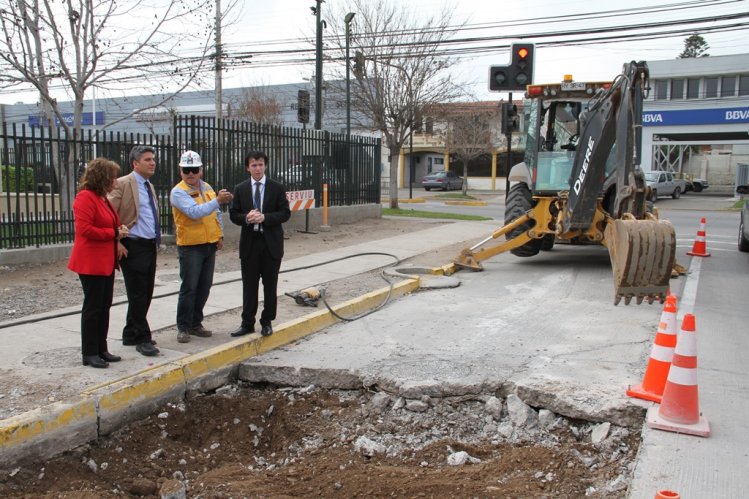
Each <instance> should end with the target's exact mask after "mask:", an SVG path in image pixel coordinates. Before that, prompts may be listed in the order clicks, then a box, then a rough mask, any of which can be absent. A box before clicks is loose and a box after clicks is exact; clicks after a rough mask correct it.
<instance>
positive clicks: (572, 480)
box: [0, 384, 639, 499]
mask: <svg viewBox="0 0 749 499" xmlns="http://www.w3.org/2000/svg"><path fill="white" fill-rule="evenodd" d="M511 412H512V408H511V403H508V402H503V401H502V400H500V399H497V398H495V397H491V396H476V397H461V398H453V399H449V398H447V399H429V398H425V399H423V400H420V401H409V402H408V403H406V402H405V401H404V400H403V399H400V398H397V397H393V396H389V395H388V394H385V393H381V392H378V393H372V392H365V391H335V390H333V391H330V390H318V389H315V388H314V387H307V388H302V389H297V388H295V389H290V388H268V387H257V386H247V385H242V384H235V385H229V386H225V387H222V388H220V389H219V390H217V391H216V393H213V394H209V395H203V396H199V397H196V398H194V399H191V400H189V401H187V402H177V403H173V404H168V405H167V406H165V407H163V408H162V409H160V410H159V411H157V412H156V413H155V414H153V415H152V416H150V417H149V418H147V419H145V420H143V421H140V422H138V423H135V424H132V425H130V426H128V427H126V428H123V429H121V430H119V431H118V432H116V433H115V434H113V435H110V436H109V437H106V438H101V439H99V440H97V441H96V442H94V443H92V444H90V445H87V446H83V447H81V448H78V449H75V450H74V451H71V452H69V453H67V454H65V455H63V456H61V457H58V458H56V459H53V460H50V461H48V462H45V463H38V464H33V465H23V466H19V467H18V468H16V469H14V470H7V471H6V472H5V473H3V474H2V476H1V477H0V496H2V497H9V498H15V497H49V498H51V497H76V498H77V499H80V498H88V497H119V496H122V495H125V496H128V495H132V496H144V497H178V496H179V495H171V496H170V495H169V494H170V493H171V494H181V493H183V492H184V493H186V496H187V497H210V498H222V497H226V498H228V497H336V496H338V497H549V496H558V497H582V496H588V497H607V498H611V497H624V493H625V489H626V484H627V483H628V482H629V476H630V474H631V470H632V468H633V462H634V457H635V455H636V453H637V448H638V444H639V437H638V432H635V431H633V430H628V429H626V428H620V427H615V426H609V425H608V424H592V423H587V422H581V421H570V420H567V419H564V418H561V417H557V416H556V415H554V414H551V413H550V412H549V411H539V412H538V413H535V412H534V414H536V416H539V417H537V418H531V419H525V420H523V421H520V420H519V419H518V418H517V416H512V414H511ZM593 442H597V443H593Z"/></svg>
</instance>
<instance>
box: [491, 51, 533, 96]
mask: <svg viewBox="0 0 749 499" xmlns="http://www.w3.org/2000/svg"><path fill="white" fill-rule="evenodd" d="M533 48H534V46H533V44H532V43H513V44H512V46H511V47H510V51H511V54H512V55H511V57H510V65H509V66H491V67H490V68H489V90H496V91H512V90H525V86H526V85H530V84H531V83H533Z"/></svg>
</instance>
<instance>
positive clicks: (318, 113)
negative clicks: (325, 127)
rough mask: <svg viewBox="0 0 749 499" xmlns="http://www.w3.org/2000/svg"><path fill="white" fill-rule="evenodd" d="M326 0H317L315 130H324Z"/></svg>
mask: <svg viewBox="0 0 749 499" xmlns="http://www.w3.org/2000/svg"><path fill="white" fill-rule="evenodd" d="M323 1H324V0H316V2H317V7H315V8H314V11H315V28H316V29H317V38H316V43H315V130H322V20H321V18H320V14H321V11H322V3H323Z"/></svg>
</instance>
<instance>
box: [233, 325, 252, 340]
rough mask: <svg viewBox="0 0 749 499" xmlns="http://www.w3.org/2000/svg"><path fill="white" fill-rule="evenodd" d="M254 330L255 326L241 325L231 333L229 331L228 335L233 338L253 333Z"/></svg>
mask: <svg viewBox="0 0 749 499" xmlns="http://www.w3.org/2000/svg"><path fill="white" fill-rule="evenodd" d="M254 332H255V328H254V327H244V326H242V327H240V328H239V329H237V330H236V331H232V332H231V333H229V335H230V336H233V337H234V338H237V337H239V336H244V335H246V334H250V333H254Z"/></svg>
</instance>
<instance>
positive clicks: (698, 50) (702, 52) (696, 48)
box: [678, 33, 710, 59]
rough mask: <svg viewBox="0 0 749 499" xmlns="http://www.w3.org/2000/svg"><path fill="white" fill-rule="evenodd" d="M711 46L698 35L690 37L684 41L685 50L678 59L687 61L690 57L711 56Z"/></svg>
mask: <svg viewBox="0 0 749 499" xmlns="http://www.w3.org/2000/svg"><path fill="white" fill-rule="evenodd" d="M709 48H710V45H708V44H707V42H706V41H705V39H704V38H702V36H701V35H698V34H697V33H695V34H693V35H690V36H688V37H686V38H685V39H684V50H682V51H681V54H679V57H678V59H687V58H690V57H707V56H709V55H710V54H708V53H707V51H708V49H709Z"/></svg>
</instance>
